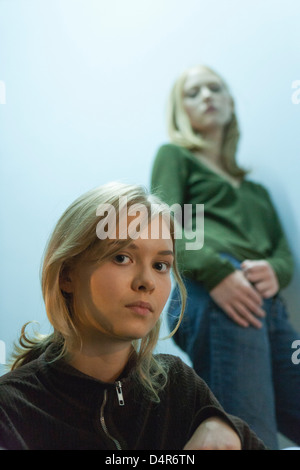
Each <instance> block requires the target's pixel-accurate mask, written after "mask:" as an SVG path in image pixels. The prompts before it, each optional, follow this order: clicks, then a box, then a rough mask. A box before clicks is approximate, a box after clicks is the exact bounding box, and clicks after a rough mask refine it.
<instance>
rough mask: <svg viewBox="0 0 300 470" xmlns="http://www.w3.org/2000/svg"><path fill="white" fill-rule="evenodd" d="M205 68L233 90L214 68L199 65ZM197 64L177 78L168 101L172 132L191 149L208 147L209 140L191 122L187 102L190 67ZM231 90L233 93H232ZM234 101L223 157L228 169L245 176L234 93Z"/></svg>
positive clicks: (183, 145) (178, 143) (225, 137)
mask: <svg viewBox="0 0 300 470" xmlns="http://www.w3.org/2000/svg"><path fill="white" fill-rule="evenodd" d="M199 67H201V68H204V69H205V70H207V71H209V72H211V73H213V74H214V75H215V76H216V77H218V78H219V79H220V80H221V81H222V83H223V85H224V87H225V88H226V89H227V91H228V92H229V88H228V86H227V84H226V83H225V81H224V80H223V79H222V78H221V77H220V75H219V74H217V73H216V72H215V71H213V70H212V69H211V68H209V67H206V66H199ZM194 68H195V67H190V68H188V69H187V70H185V71H184V72H183V73H182V74H181V75H180V76H179V77H178V79H177V80H176V81H175V83H174V85H173V87H172V90H171V93H170V95H169V99H168V105H167V126H168V134H169V137H170V140H171V142H173V143H174V144H177V145H179V146H182V147H185V148H187V149H189V150H203V149H205V148H207V147H208V143H207V142H206V140H205V139H204V138H203V137H202V136H201V135H200V134H199V133H198V132H197V133H196V132H195V131H194V129H193V128H192V126H191V123H190V120H189V118H188V115H187V113H186V111H185V109H184V106H183V99H182V98H183V87H184V84H185V81H186V79H187V76H188V74H189V72H190V70H192V69H194ZM229 94H230V93H229ZM230 97H231V100H232V105H233V113H232V117H231V120H230V121H229V123H228V124H227V125H226V126H225V128H224V136H223V145H222V161H223V165H224V169H225V170H226V171H227V172H228V173H229V174H230V175H232V176H235V177H242V178H243V177H244V176H245V175H246V174H247V173H248V171H247V170H245V169H242V168H240V167H239V166H238V164H237V162H236V151H237V145H238V141H239V137H240V131H239V126H238V121H237V117H236V113H235V111H234V101H233V98H232V96H231V94H230Z"/></svg>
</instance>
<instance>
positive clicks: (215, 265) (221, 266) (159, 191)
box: [151, 144, 235, 291]
mask: <svg viewBox="0 0 300 470" xmlns="http://www.w3.org/2000/svg"><path fill="white" fill-rule="evenodd" d="M190 171H191V170H190V169H189V163H188V158H187V157H186V156H185V155H184V153H183V150H182V149H181V148H180V147H178V146H177V145H174V144H166V145H163V146H162V147H160V149H159V150H158V152H157V155H156V158H155V160H154V164H153V168H152V176H151V190H152V192H153V193H155V194H156V195H157V196H158V197H160V198H161V199H162V200H163V201H164V202H166V203H167V204H168V205H169V206H172V205H173V204H180V206H181V207H182V208H183V210H184V207H183V206H184V204H185V203H186V202H187V192H188V181H189V174H190ZM199 202H200V198H199ZM189 243H190V239H189V238H187V237H186V236H185V232H184V231H183V232H182V238H181V239H177V240H176V251H177V254H178V261H179V268H180V271H181V272H182V274H183V275H186V276H187V277H189V278H191V279H194V280H196V281H199V282H202V283H203V285H204V287H205V288H206V289H207V290H208V291H210V290H211V289H213V288H214V287H215V286H216V285H217V284H219V283H220V282H221V281H222V280H223V279H224V278H225V277H227V276H228V275H229V274H231V273H232V272H234V271H235V268H234V266H233V265H232V263H230V261H229V260H227V259H224V258H222V257H221V256H220V255H219V254H218V253H217V252H215V251H214V250H213V249H212V248H210V247H208V246H206V245H205V239H204V245H203V246H202V248H200V249H198V250H191V249H187V245H188V244H189Z"/></svg>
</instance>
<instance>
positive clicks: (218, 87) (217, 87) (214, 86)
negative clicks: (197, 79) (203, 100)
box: [209, 83, 222, 93]
mask: <svg viewBox="0 0 300 470" xmlns="http://www.w3.org/2000/svg"><path fill="white" fill-rule="evenodd" d="M209 89H210V90H211V91H214V92H215V93H218V92H219V91H221V89H222V87H221V85H219V83H211V84H210V85H209Z"/></svg>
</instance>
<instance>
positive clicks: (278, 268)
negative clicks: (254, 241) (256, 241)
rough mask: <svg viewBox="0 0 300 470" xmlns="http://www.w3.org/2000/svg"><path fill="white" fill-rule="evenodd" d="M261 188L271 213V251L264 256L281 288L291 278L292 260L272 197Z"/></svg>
mask: <svg viewBox="0 0 300 470" xmlns="http://www.w3.org/2000/svg"><path fill="white" fill-rule="evenodd" d="M262 189H263V191H264V193H265V197H266V198H267V200H268V202H269V204H270V211H271V215H272V244H273V252H272V255H271V256H269V257H268V258H266V261H268V262H269V263H270V265H271V266H272V268H273V269H274V271H275V273H276V276H277V279H278V282H279V286H280V288H281V289H283V288H284V287H286V286H287V285H288V284H289V282H290V281H291V279H292V276H293V272H294V260H293V256H292V253H291V250H290V247H289V245H288V242H287V239H286V236H285V234H284V231H283V228H282V225H281V222H280V220H279V217H278V214H277V212H276V210H275V207H274V204H273V202H272V199H271V197H270V195H269V193H268V191H267V190H266V189H265V188H263V187H262Z"/></svg>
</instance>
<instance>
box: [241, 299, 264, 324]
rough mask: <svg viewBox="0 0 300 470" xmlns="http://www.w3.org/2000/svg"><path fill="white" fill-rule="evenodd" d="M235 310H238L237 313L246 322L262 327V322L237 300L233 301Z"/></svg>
mask: <svg viewBox="0 0 300 470" xmlns="http://www.w3.org/2000/svg"><path fill="white" fill-rule="evenodd" d="M234 308H235V310H236V311H237V312H238V314H239V315H240V316H241V317H243V319H244V320H246V321H247V322H248V324H250V325H252V326H254V327H255V328H261V327H262V322H261V321H260V320H258V319H257V318H256V316H255V315H253V313H251V312H250V311H249V310H248V309H247V307H245V305H243V304H242V303H239V302H235V305H234Z"/></svg>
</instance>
